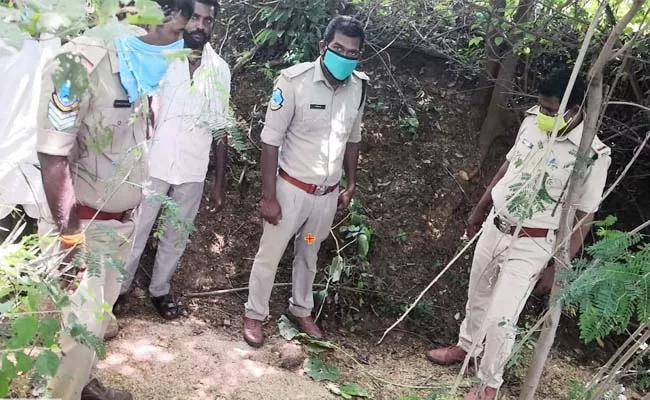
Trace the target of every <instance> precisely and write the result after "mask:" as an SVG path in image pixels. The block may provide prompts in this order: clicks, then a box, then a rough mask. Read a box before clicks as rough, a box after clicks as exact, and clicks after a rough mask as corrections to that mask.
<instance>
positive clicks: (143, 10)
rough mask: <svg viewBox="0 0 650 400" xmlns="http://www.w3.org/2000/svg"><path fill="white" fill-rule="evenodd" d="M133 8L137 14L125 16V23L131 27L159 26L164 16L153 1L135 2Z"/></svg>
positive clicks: (141, 0)
mask: <svg viewBox="0 0 650 400" xmlns="http://www.w3.org/2000/svg"><path fill="white" fill-rule="evenodd" d="M135 8H136V9H137V10H138V13H137V14H135V15H133V14H129V15H127V16H126V21H127V22H128V23H130V24H132V25H160V24H161V23H162V22H163V20H164V19H165V14H164V13H163V11H162V9H161V8H160V6H159V5H158V3H156V2H155V1H152V0H136V2H135Z"/></svg>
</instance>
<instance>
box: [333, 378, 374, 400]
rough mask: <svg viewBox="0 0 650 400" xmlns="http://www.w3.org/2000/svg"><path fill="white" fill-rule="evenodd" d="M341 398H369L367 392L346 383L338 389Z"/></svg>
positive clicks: (358, 386)
mask: <svg viewBox="0 0 650 400" xmlns="http://www.w3.org/2000/svg"><path fill="white" fill-rule="evenodd" d="M339 391H340V392H341V396H343V398H345V399H351V398H353V397H370V395H369V394H368V391H367V390H366V389H364V388H363V387H362V386H360V385H358V384H356V383H350V382H346V383H345V384H344V385H343V386H341V387H339Z"/></svg>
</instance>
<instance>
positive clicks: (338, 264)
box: [328, 256, 343, 283]
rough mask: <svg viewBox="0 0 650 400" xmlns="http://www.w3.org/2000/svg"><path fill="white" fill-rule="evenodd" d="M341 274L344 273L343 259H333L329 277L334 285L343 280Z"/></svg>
mask: <svg viewBox="0 0 650 400" xmlns="http://www.w3.org/2000/svg"><path fill="white" fill-rule="evenodd" d="M341 272H343V257H341V256H336V257H334V258H333V259H332V263H331V264H330V266H329V269H328V275H329V276H330V279H331V280H332V282H333V283H336V282H338V281H339V280H340V279H341Z"/></svg>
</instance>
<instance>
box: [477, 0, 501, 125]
mask: <svg viewBox="0 0 650 400" xmlns="http://www.w3.org/2000/svg"><path fill="white" fill-rule="evenodd" d="M490 3H491V6H492V13H491V14H490V17H491V18H496V19H503V18H504V17H505V9H506V1H505V0H492V1H491V2H490ZM498 33H499V29H498V26H494V25H492V24H491V23H490V24H489V25H488V28H487V32H486V35H485V58H486V62H485V72H484V74H483V75H481V77H480V78H479V83H478V87H479V88H480V90H479V91H478V93H477V94H476V99H477V105H478V106H480V107H482V108H481V115H480V116H479V117H478V118H477V121H479V122H478V123H479V125H478V126H477V127H476V128H477V129H480V127H481V126H480V124H481V122H480V121H483V120H484V119H485V116H486V115H487V111H483V110H487V107H486V106H487V105H488V104H489V102H490V99H491V97H492V91H493V89H494V80H495V79H496V78H497V75H498V74H499V67H500V66H501V63H500V62H499V58H500V52H499V51H498V49H497V48H496V47H495V46H496V44H495V43H494V38H495V37H496V35H497V34H498Z"/></svg>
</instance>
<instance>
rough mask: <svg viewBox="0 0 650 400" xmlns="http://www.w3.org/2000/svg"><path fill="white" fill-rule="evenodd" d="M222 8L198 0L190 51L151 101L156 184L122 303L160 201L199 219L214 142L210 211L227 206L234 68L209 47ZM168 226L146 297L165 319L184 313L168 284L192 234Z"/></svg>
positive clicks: (142, 215)
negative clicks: (228, 131) (166, 199)
mask: <svg viewBox="0 0 650 400" xmlns="http://www.w3.org/2000/svg"><path fill="white" fill-rule="evenodd" d="M218 9H219V5H218V2H217V0H197V2H196V3H195V7H194V15H193V16H192V18H191V19H190V22H188V24H187V26H186V28H185V34H184V36H183V38H184V39H185V47H186V48H189V49H191V50H192V54H191V55H190V56H189V57H188V59H183V60H176V61H174V62H172V63H171V64H170V66H169V69H168V70H167V73H166V75H165V77H164V79H163V81H162V83H161V87H160V91H159V93H158V95H157V99H156V100H154V105H153V109H154V113H155V130H154V135H153V140H152V145H151V150H150V153H149V157H150V158H149V169H150V175H151V178H150V180H151V185H150V186H149V187H148V191H149V194H148V195H147V196H146V199H145V200H144V201H143V202H142V203H141V205H140V207H139V208H138V217H137V218H138V221H137V228H136V235H135V242H134V246H133V250H132V253H131V256H130V258H129V260H128V261H127V264H126V272H127V278H126V280H125V281H124V282H123V284H122V288H121V294H120V299H118V304H122V305H123V304H125V303H126V298H127V296H126V294H127V293H128V291H129V289H130V286H131V283H132V282H133V277H134V275H135V273H136V271H137V269H138V264H139V262H140V257H141V256H142V252H143V250H144V248H145V245H146V243H147V239H148V237H149V234H150V233H151V229H152V228H153V225H154V223H155V221H156V218H157V215H158V213H159V211H160V209H161V206H162V202H161V200H162V199H161V196H169V197H170V198H171V199H172V200H173V201H174V203H176V205H177V210H178V213H177V214H176V216H175V217H174V218H178V219H180V220H181V221H187V222H190V223H191V222H193V221H194V218H195V217H196V214H197V212H198V209H199V204H200V203H201V196H202V194H203V185H204V181H205V176H206V173H207V169H208V162H209V158H210V145H211V143H212V146H213V153H214V154H215V157H216V162H215V164H216V165H215V167H216V168H215V169H216V176H215V184H214V187H213V190H212V201H213V208H214V210H215V211H219V210H221V208H222V206H223V190H224V183H225V170H226V158H227V142H226V136H225V132H224V131H225V128H226V127H227V125H228V121H229V118H228V102H229V98H230V69H229V67H228V64H226V62H225V61H224V60H223V59H222V58H221V57H219V56H218V55H217V54H216V53H215V51H214V49H213V48H212V46H211V45H210V43H209V40H210V36H211V34H212V28H213V26H214V21H215V17H216V14H217V12H218ZM155 103H158V104H155ZM164 225H165V226H164V233H163V235H162V237H161V238H160V242H159V244H158V248H157V252H156V260H155V263H154V267H153V275H152V277H151V283H150V285H149V294H150V296H151V300H152V302H153V304H154V306H155V307H156V310H157V311H158V313H159V314H160V315H161V316H162V317H163V318H165V319H174V318H177V317H178V316H179V310H178V305H177V304H176V301H175V300H174V298H173V296H172V295H171V293H170V288H171V285H170V282H171V278H172V276H173V274H174V271H175V270H176V268H177V266H178V262H179V260H180V258H181V256H182V255H183V252H184V251H185V246H186V244H187V239H188V235H189V232H188V231H187V229H182V228H181V229H178V228H179V227H178V226H174V225H178V224H173V223H169V221H167V223H164ZM118 308H119V307H118ZM118 312H119V310H118Z"/></svg>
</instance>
